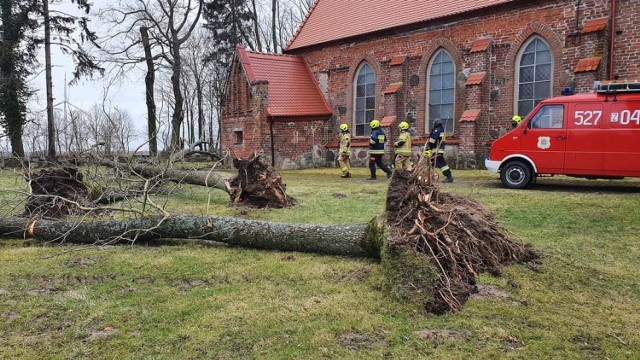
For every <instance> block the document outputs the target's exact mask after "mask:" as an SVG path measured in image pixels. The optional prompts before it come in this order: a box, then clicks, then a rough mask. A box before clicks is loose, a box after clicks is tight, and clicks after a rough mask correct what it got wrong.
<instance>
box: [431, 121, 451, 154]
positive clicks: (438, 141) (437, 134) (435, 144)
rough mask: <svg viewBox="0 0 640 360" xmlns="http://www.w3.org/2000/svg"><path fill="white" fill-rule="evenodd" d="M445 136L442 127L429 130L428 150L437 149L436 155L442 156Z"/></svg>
mask: <svg viewBox="0 0 640 360" xmlns="http://www.w3.org/2000/svg"><path fill="white" fill-rule="evenodd" d="M446 142H447V139H446V135H445V133H444V128H443V127H442V125H438V126H436V127H434V128H433V130H431V133H430V134H429V149H431V150H435V149H436V148H437V149H438V154H444V148H445V146H446Z"/></svg>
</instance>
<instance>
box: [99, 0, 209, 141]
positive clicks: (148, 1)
mask: <svg viewBox="0 0 640 360" xmlns="http://www.w3.org/2000/svg"><path fill="white" fill-rule="evenodd" d="M203 3H204V2H203V0H136V1H134V2H131V1H124V0H121V1H119V2H118V4H117V5H116V6H113V7H110V8H108V9H105V10H104V11H103V12H102V16H103V18H105V19H107V21H109V22H110V23H111V24H114V25H116V27H117V30H115V31H114V32H113V34H112V36H111V42H110V43H111V45H114V44H115V48H116V49H115V50H111V51H110V52H109V53H110V54H111V55H113V56H116V60H119V61H120V62H121V63H122V64H126V65H131V64H137V63H140V62H145V63H146V64H147V78H146V79H145V81H146V88H147V110H148V113H149V118H148V124H149V139H150V140H151V139H152V138H154V136H153V134H152V133H153V132H154V129H152V125H153V124H152V121H153V118H155V116H156V114H155V103H152V100H153V99H154V94H153V88H154V85H155V69H157V67H158V66H164V65H158V63H156V64H155V68H154V66H153V62H155V61H162V62H163V63H164V64H166V69H167V70H168V71H169V73H170V74H171V77H170V79H171V87H172V97H173V103H174V106H173V114H172V118H171V130H170V131H171V133H170V134H171V137H170V144H169V147H170V150H171V151H176V150H179V149H180V140H181V139H180V130H181V126H182V124H183V121H184V117H185V114H184V111H185V109H184V95H183V88H182V86H181V83H182V71H183V65H182V57H183V55H182V49H183V47H184V44H185V42H186V41H187V40H188V39H189V38H190V37H191V34H192V33H193V31H194V30H195V28H196V27H197V24H198V22H199V20H200V15H201V13H202V8H203ZM134 28H140V31H141V36H140V37H139V38H138V37H136V38H133V39H132V38H131V36H130V33H131V29H134ZM142 28H144V29H142ZM145 35H148V40H149V41H148V44H147V41H146V39H145ZM118 39H120V40H118ZM122 39H124V40H126V41H125V42H124V43H123V42H122ZM118 41H119V42H120V44H121V45H120V46H118V45H117V44H118ZM122 44H124V45H122ZM140 45H142V46H140ZM152 48H155V49H156V54H155V55H153V51H152ZM117 56H121V58H120V59H118V58H117ZM120 68H122V67H120ZM157 131H158V130H157V129H155V133H157ZM151 147H153V144H151Z"/></svg>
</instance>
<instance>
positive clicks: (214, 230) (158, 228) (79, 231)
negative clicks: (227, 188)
mask: <svg viewBox="0 0 640 360" xmlns="http://www.w3.org/2000/svg"><path fill="white" fill-rule="evenodd" d="M382 234H383V227H382V224H381V222H380V221H378V220H377V219H373V220H371V221H370V222H369V223H368V224H358V225H312V224H288V223H278V222H266V221H255V220H244V219H237V218H227V217H218V216H195V215H176V216H168V217H156V218H141V219H130V220H93V221H69V220H65V221H58V220H46V219H27V218H22V217H4V218H1V219H0V235H2V236H3V237H8V238H23V237H24V238H33V239H36V240H39V241H43V242H47V243H65V242H68V243H81V244H95V245H105V244H115V243H118V242H123V241H138V240H161V239H196V240H207V241H218V242H222V243H225V244H229V245H233V246H242V247H248V248H256V249H269V250H281V251H301V252H313V253H321V254H331V255H344V256H356V257H371V258H378V257H379V256H380V247H381V244H382Z"/></svg>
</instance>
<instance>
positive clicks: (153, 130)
mask: <svg viewBox="0 0 640 360" xmlns="http://www.w3.org/2000/svg"><path fill="white" fill-rule="evenodd" d="M140 35H141V37H142V47H143V48H144V57H145V61H146V63H147V75H146V76H145V77H144V84H145V88H146V94H147V99H146V100H147V134H148V137H149V155H151V156H155V155H157V154H158V138H157V135H158V129H157V123H158V121H157V119H156V101H155V98H154V97H153V86H154V84H155V79H156V71H155V67H154V65H153V57H152V55H151V44H150V43H149V31H148V29H147V28H146V27H144V26H141V27H140Z"/></svg>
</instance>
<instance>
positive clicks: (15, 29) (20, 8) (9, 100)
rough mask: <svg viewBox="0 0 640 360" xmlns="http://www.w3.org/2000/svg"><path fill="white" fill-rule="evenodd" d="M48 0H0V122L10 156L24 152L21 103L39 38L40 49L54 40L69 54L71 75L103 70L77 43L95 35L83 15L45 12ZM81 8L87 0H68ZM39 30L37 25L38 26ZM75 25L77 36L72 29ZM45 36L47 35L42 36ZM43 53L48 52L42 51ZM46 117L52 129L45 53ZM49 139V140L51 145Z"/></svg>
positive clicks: (51, 138) (87, 6)
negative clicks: (49, 36)
mask: <svg viewBox="0 0 640 360" xmlns="http://www.w3.org/2000/svg"><path fill="white" fill-rule="evenodd" d="M49 2H52V1H51V0H0V20H1V21H0V38H1V39H2V42H0V124H1V125H2V126H3V127H4V128H5V130H6V132H7V135H8V137H9V140H10V143H11V149H12V150H11V151H12V153H13V154H14V155H15V156H20V157H22V156H24V148H23V143H22V135H23V127H24V124H25V121H26V103H27V101H28V99H29V96H30V95H31V91H30V89H29V88H28V87H27V83H26V80H27V78H28V77H29V75H31V73H32V71H33V69H34V68H35V67H36V66H37V65H38V63H37V61H36V55H37V50H38V48H39V47H40V46H42V45H43V44H44V46H45V48H46V49H45V50H46V51H45V52H46V53H49V52H50V46H52V45H53V46H59V47H60V48H61V50H62V51H63V52H64V53H67V54H69V55H71V56H72V57H73V59H74V61H75V64H76V68H75V71H74V73H73V75H74V81H75V80H78V79H79V78H80V77H81V76H84V75H91V74H93V72H94V71H102V69H101V68H100V66H98V64H97V63H96V62H95V61H94V60H93V58H92V57H91V56H90V55H89V54H88V53H87V52H86V51H85V49H84V48H83V46H82V43H83V42H84V41H85V40H90V41H94V40H95V38H96V36H95V34H94V33H92V32H91V31H89V29H88V27H87V24H88V20H87V17H86V16H73V15H68V14H64V13H62V12H60V11H56V12H55V13H53V14H50V13H49V11H48V5H49ZM72 2H74V3H75V4H76V5H77V6H78V8H79V9H81V10H83V11H84V12H85V14H88V13H89V10H90V3H89V2H88V1H87V0H72ZM43 28H44V31H41V30H43ZM78 29H80V30H81V34H80V39H79V40H76V39H75V38H74V37H73V34H74V32H75V31H76V30H78ZM43 32H44V33H46V34H47V35H51V34H52V35H54V37H55V38H56V39H58V40H57V41H56V42H54V43H51V41H50V38H49V39H44V38H42V37H41V34H42V33H43ZM45 40H46V41H45ZM47 58H48V57H47ZM45 66H46V69H45V70H46V72H47V115H48V116H47V117H48V123H49V128H50V130H53V129H54V127H53V96H52V94H51V87H52V85H51V76H50V72H51V68H50V67H51V64H50V61H49V59H47V64H45ZM55 138H56V137H55V133H53V131H50V133H49V142H50V146H49V151H50V154H49V155H50V156H54V155H55V146H54V144H55V143H54V141H55ZM52 145H53V146H52Z"/></svg>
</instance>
